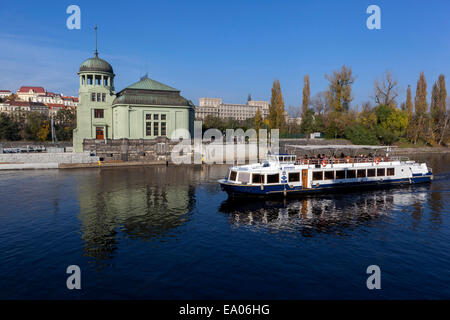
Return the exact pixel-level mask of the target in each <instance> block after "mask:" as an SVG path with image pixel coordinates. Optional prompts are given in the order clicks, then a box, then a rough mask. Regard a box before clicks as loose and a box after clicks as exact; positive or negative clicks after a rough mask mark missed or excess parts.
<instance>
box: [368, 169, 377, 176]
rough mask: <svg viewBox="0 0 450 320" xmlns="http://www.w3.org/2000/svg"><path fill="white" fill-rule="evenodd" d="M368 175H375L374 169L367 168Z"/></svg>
mask: <svg viewBox="0 0 450 320" xmlns="http://www.w3.org/2000/svg"><path fill="white" fill-rule="evenodd" d="M367 176H368V177H375V169H367Z"/></svg>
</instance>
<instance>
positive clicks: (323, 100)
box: [311, 92, 329, 115]
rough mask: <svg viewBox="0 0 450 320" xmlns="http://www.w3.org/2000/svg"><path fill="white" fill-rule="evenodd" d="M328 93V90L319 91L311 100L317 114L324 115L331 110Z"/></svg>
mask: <svg viewBox="0 0 450 320" xmlns="http://www.w3.org/2000/svg"><path fill="white" fill-rule="evenodd" d="M326 95H327V94H326V92H319V93H317V94H316V95H315V96H314V97H313V98H312V100H311V106H312V107H313V109H314V111H315V112H316V113H317V115H323V114H325V113H327V112H328V111H329V110H328V109H329V108H328V105H327V97H326Z"/></svg>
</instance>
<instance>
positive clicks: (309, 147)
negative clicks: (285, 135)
mask: <svg viewBox="0 0 450 320" xmlns="http://www.w3.org/2000/svg"><path fill="white" fill-rule="evenodd" d="M286 147H292V148H296V149H303V150H317V149H370V150H379V149H389V148H396V146H370V145H354V144H328V145H292V144H290V145H286Z"/></svg>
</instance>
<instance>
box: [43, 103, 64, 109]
mask: <svg viewBox="0 0 450 320" xmlns="http://www.w3.org/2000/svg"><path fill="white" fill-rule="evenodd" d="M46 105H47V107H49V108H50V109H53V108H64V107H65V106H64V105H63V104H60V103H46Z"/></svg>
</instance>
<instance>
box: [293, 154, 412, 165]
mask: <svg viewBox="0 0 450 320" xmlns="http://www.w3.org/2000/svg"><path fill="white" fill-rule="evenodd" d="M396 161H400V162H406V161H409V158H408V157H389V156H380V157H353V158H351V157H345V158H323V159H319V158H314V159H297V161H296V162H295V164H296V165H302V164H303V165H322V166H327V165H333V164H355V163H367V164H372V165H374V166H375V165H379V164H380V163H390V164H392V162H396Z"/></svg>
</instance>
